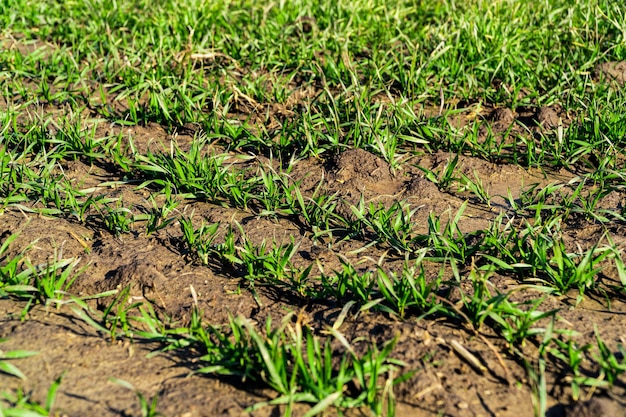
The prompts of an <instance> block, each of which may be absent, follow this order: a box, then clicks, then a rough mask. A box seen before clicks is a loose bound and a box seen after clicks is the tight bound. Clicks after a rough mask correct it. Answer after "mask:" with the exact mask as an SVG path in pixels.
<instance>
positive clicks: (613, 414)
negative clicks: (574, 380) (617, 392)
mask: <svg viewBox="0 0 626 417" xmlns="http://www.w3.org/2000/svg"><path fill="white" fill-rule="evenodd" d="M624 416H626V410H624V409H623V408H621V407H620V406H619V405H618V404H616V403H615V402H613V401H611V400H609V399H608V398H602V397H593V398H592V399H591V400H589V401H584V402H581V403H578V404H576V405H574V406H573V407H571V408H569V409H566V411H565V417H624Z"/></svg>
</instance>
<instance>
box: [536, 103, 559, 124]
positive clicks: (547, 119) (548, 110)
mask: <svg viewBox="0 0 626 417" xmlns="http://www.w3.org/2000/svg"><path fill="white" fill-rule="evenodd" d="M559 120H560V117H559V113H558V112H557V111H556V110H555V109H554V108H552V107H542V108H541V109H539V112H538V113H537V121H538V122H539V124H540V125H541V126H543V127H544V128H547V129H554V128H555V127H557V126H558V125H559Z"/></svg>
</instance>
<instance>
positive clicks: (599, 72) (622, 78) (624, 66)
mask: <svg viewBox="0 0 626 417" xmlns="http://www.w3.org/2000/svg"><path fill="white" fill-rule="evenodd" d="M594 74H595V76H596V78H599V79H600V80H602V79H604V80H609V81H615V82H616V83H617V84H619V85H620V86H623V85H624V83H626V61H617V62H615V61H611V62H603V63H601V64H598V65H596V67H595V69H594Z"/></svg>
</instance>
